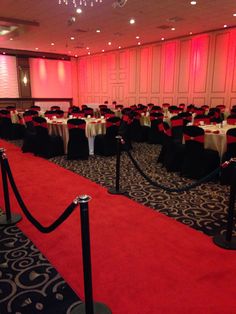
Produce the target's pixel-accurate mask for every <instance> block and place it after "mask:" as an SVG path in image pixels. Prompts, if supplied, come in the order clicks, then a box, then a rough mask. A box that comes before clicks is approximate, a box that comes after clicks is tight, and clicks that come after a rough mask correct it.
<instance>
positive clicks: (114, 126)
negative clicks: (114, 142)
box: [106, 117, 121, 136]
mask: <svg viewBox="0 0 236 314" xmlns="http://www.w3.org/2000/svg"><path fill="white" fill-rule="evenodd" d="M120 123H121V119H120V118H118V117H111V118H108V119H107V121H106V135H107V136H116V135H117V134H118V131H119V127H120Z"/></svg>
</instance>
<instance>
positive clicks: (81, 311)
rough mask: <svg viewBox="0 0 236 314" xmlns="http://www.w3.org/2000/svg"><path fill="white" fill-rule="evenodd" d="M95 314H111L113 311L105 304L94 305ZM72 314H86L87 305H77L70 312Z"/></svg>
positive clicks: (97, 303)
mask: <svg viewBox="0 0 236 314" xmlns="http://www.w3.org/2000/svg"><path fill="white" fill-rule="evenodd" d="M93 312H94V314H111V310H110V309H109V308H108V307H107V306H106V305H105V304H103V303H99V302H94V303H93ZM70 314H86V311H85V303H81V304H77V305H76V306H75V307H74V308H73V309H72V310H71V312H70Z"/></svg>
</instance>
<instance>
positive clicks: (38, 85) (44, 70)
mask: <svg viewBox="0 0 236 314" xmlns="http://www.w3.org/2000/svg"><path fill="white" fill-rule="evenodd" d="M71 75H72V74H71V63H70V61H62V60H49V59H35V58H31V59H30V76H31V90H32V97H36V98H37V97H41V98H48V97H52V98H71V97H72V82H71Z"/></svg>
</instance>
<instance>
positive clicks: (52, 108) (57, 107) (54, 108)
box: [50, 105, 61, 110]
mask: <svg viewBox="0 0 236 314" xmlns="http://www.w3.org/2000/svg"><path fill="white" fill-rule="evenodd" d="M50 109H51V110H60V109H61V107H60V106H56V105H54V106H51V108H50Z"/></svg>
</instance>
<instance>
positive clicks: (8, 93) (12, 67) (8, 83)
mask: <svg viewBox="0 0 236 314" xmlns="http://www.w3.org/2000/svg"><path fill="white" fill-rule="evenodd" d="M17 97H19V91H18V83H17V71H16V58H15V57H11V56H6V55H0V98H17Z"/></svg>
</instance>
